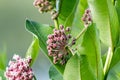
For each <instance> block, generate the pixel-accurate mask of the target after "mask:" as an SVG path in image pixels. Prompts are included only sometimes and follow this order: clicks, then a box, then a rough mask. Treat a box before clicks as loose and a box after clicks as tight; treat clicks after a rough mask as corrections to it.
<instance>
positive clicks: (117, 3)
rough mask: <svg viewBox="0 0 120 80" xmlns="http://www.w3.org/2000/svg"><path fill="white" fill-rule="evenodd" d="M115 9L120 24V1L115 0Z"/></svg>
mask: <svg viewBox="0 0 120 80" xmlns="http://www.w3.org/2000/svg"><path fill="white" fill-rule="evenodd" d="M115 8H116V10H117V14H118V18H119V22H120V0H115Z"/></svg>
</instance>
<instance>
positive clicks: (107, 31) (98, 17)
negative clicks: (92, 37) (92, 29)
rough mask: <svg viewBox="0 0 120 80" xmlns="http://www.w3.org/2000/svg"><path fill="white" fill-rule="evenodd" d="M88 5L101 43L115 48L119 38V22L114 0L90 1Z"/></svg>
mask: <svg viewBox="0 0 120 80" xmlns="http://www.w3.org/2000/svg"><path fill="white" fill-rule="evenodd" d="M88 4H89V6H90V9H91V12H92V17H93V21H94V22H95V23H96V26H97V28H98V29H99V34H100V39H101V41H102V42H103V43H104V44H106V45H107V46H112V47H115V46H116V44H117V42H118V37H119V21H118V16H117V12H116V9H115V7H114V6H113V3H112V0H88Z"/></svg>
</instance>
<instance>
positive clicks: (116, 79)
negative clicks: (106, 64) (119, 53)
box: [106, 61, 120, 80]
mask: <svg viewBox="0 0 120 80" xmlns="http://www.w3.org/2000/svg"><path fill="white" fill-rule="evenodd" d="M106 80H120V61H119V62H118V63H117V64H116V65H115V66H114V67H113V68H112V69H110V71H109V73H108V76H107V79H106Z"/></svg>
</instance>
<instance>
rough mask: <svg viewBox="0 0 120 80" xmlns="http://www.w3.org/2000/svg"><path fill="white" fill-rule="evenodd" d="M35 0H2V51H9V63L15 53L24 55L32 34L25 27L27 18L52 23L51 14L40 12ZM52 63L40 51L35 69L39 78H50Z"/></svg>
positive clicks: (0, 38) (0, 13)
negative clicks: (35, 5) (49, 72)
mask: <svg viewBox="0 0 120 80" xmlns="http://www.w3.org/2000/svg"><path fill="white" fill-rule="evenodd" d="M32 3H33V0H10V1H9V0H0V52H1V51H3V49H4V47H5V48H6V51H7V63H8V61H9V60H10V59H11V58H12V56H13V54H19V55H20V56H22V57H24V55H25V54H24V53H25V52H26V51H27V48H28V47H29V45H30V43H31V42H32V35H31V34H30V33H29V32H27V31H26V29H25V19H26V18H28V19H31V20H34V21H37V22H39V23H48V24H52V21H51V19H50V15H49V14H40V13H39V12H38V10H37V9H36V8H35V7H34V6H33V4H32ZM49 66H50V63H49V61H48V59H47V58H46V57H45V56H44V55H43V54H42V53H41V52H40V54H39V56H38V58H37V61H36V62H35V63H34V64H33V66H32V67H33V70H34V72H35V75H36V76H37V79H38V80H49V76H48V70H49Z"/></svg>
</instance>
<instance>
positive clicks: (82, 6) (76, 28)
mask: <svg viewBox="0 0 120 80" xmlns="http://www.w3.org/2000/svg"><path fill="white" fill-rule="evenodd" d="M87 8H88V3H87V0H79V3H78V6H77V9H76V12H75V16H74V21H73V25H72V31H71V33H72V36H74V37H76V36H77V35H78V34H79V33H80V32H81V30H82V29H83V28H84V24H83V21H82V20H81V18H82V16H83V14H84V12H85V10H86V9H87ZM81 40H82V37H81V38H79V39H78V40H77V41H76V45H77V46H78V45H79V44H80V43H81ZM76 45H75V47H76Z"/></svg>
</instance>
